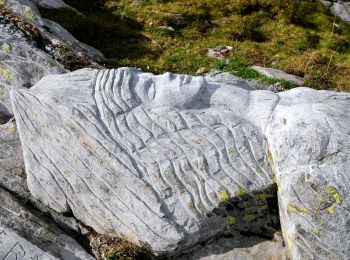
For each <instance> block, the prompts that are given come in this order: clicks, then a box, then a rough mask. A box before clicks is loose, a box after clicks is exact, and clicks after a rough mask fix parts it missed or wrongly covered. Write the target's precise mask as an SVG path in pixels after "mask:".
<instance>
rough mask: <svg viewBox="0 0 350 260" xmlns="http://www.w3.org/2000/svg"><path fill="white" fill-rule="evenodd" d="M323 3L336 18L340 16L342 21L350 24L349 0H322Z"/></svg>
mask: <svg viewBox="0 0 350 260" xmlns="http://www.w3.org/2000/svg"><path fill="white" fill-rule="evenodd" d="M321 2H322V3H323V4H324V5H325V6H326V7H327V8H328V9H329V10H330V11H331V13H332V14H333V15H335V16H339V17H340V18H341V19H342V20H344V21H345V22H347V23H350V1H348V0H330V1H328V0H327V1H326V0H321Z"/></svg>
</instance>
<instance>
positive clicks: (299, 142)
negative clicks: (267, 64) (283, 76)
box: [265, 88, 350, 259]
mask: <svg viewBox="0 0 350 260" xmlns="http://www.w3.org/2000/svg"><path fill="white" fill-rule="evenodd" d="M279 97H280V100H279V102H278V105H277V106H276V107H275V109H274V113H273V115H272V117H271V120H270V122H269V124H268V125H267V127H266V132H265V135H266V137H267V139H268V142H269V144H270V149H271V155H272V157H273V159H274V161H275V170H276V180H277V182H278V186H279V192H278V194H279V205H280V216H281V222H282V230H283V232H284V237H285V239H286V242H287V244H288V246H289V247H290V250H291V253H292V255H293V259H312V258H314V257H315V258H317V259H349V258H350V244H349V238H350V237H349V231H350V214H349V208H350V201H349V199H348V198H349V195H350V194H349V193H350V192H349V190H350V189H349V187H350V94H349V93H336V92H328V91H315V90H311V89H303V88H300V89H294V90H291V91H288V92H283V93H280V94H279ZM316 256H317V257H316Z"/></svg>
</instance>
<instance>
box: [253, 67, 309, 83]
mask: <svg viewBox="0 0 350 260" xmlns="http://www.w3.org/2000/svg"><path fill="white" fill-rule="evenodd" d="M252 69H254V70H256V71H258V72H259V73H261V74H263V75H264V76H266V77H269V78H276V79H282V80H287V81H290V82H293V83H294V84H296V85H298V86H302V85H303V84H304V79H303V78H301V77H298V76H295V75H292V74H288V73H286V72H284V71H282V70H278V69H272V68H265V67H260V66H252Z"/></svg>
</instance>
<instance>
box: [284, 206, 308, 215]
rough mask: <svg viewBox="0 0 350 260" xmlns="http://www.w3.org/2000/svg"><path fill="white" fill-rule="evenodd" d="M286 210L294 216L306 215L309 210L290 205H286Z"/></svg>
mask: <svg viewBox="0 0 350 260" xmlns="http://www.w3.org/2000/svg"><path fill="white" fill-rule="evenodd" d="M288 210H289V212H291V213H294V214H298V213H308V212H309V210H308V209H307V208H305V207H304V206H301V207H296V206H294V205H291V204H289V205H288Z"/></svg>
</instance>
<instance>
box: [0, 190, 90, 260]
mask: <svg viewBox="0 0 350 260" xmlns="http://www.w3.org/2000/svg"><path fill="white" fill-rule="evenodd" d="M0 202H1V203H0V223H1V226H0V257H1V259H93V257H92V256H91V255H89V254H88V253H86V251H85V250H84V249H83V248H82V247H81V246H80V245H79V244H78V243H77V242H76V241H75V240H74V239H72V238H71V237H69V236H68V235H66V234H65V233H63V232H62V231H61V230H59V229H58V228H57V227H55V225H54V224H53V223H50V222H49V221H47V220H45V219H43V218H42V217H38V216H36V215H35V213H34V212H31V211H30V210H29V209H27V208H25V207H23V206H22V205H21V204H20V203H19V202H18V201H17V199H15V198H14V197H13V196H12V195H11V194H10V193H8V192H7V191H5V190H4V189H2V188H0Z"/></svg>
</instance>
